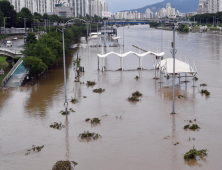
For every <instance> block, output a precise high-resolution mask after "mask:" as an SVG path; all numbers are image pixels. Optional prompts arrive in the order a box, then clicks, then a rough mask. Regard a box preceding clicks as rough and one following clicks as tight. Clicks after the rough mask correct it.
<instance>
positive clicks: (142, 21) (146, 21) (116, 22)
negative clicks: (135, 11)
mask: <svg viewBox="0 0 222 170" xmlns="http://www.w3.org/2000/svg"><path fill="white" fill-rule="evenodd" d="M150 22H158V23H163V24H166V23H178V24H179V25H180V24H189V25H192V24H194V23H197V22H193V21H178V19H173V20H170V19H167V18H164V19H160V18H156V19H149V18H146V19H109V20H108V22H107V24H108V25H127V24H150Z"/></svg>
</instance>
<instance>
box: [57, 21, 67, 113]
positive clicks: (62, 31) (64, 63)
mask: <svg viewBox="0 0 222 170" xmlns="http://www.w3.org/2000/svg"><path fill="white" fill-rule="evenodd" d="M57 30H59V31H60V32H61V33H62V43H63V68H64V86H65V89H64V90H65V103H64V105H65V112H66V114H67V113H68V110H67V107H68V102H67V90H66V61H65V42H64V25H63V26H62V30H60V29H58V28H57Z"/></svg>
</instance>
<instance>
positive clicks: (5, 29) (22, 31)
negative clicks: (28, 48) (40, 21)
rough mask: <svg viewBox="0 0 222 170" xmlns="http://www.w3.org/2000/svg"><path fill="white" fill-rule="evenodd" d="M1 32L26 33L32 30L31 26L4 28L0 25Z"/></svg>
mask: <svg viewBox="0 0 222 170" xmlns="http://www.w3.org/2000/svg"><path fill="white" fill-rule="evenodd" d="M0 32H1V34H17V35H18V34H27V33H28V32H33V29H32V28H26V29H25V28H13V27H12V28H4V27H1V31H0Z"/></svg>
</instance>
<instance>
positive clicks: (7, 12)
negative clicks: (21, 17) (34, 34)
mask: <svg viewBox="0 0 222 170" xmlns="http://www.w3.org/2000/svg"><path fill="white" fill-rule="evenodd" d="M0 9H1V11H2V13H3V14H4V17H10V18H7V19H5V20H6V21H7V22H6V27H7V28H11V27H16V25H17V21H18V18H17V13H16V11H15V10H14V6H13V5H11V4H10V2H9V1H5V0H4V1H0Z"/></svg>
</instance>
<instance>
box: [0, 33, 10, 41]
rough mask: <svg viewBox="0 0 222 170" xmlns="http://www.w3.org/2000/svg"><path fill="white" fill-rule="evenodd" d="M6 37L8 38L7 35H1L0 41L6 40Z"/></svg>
mask: <svg viewBox="0 0 222 170" xmlns="http://www.w3.org/2000/svg"><path fill="white" fill-rule="evenodd" d="M6 37H8V34H3V35H1V36H0V40H1V39H4V38H6Z"/></svg>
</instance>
